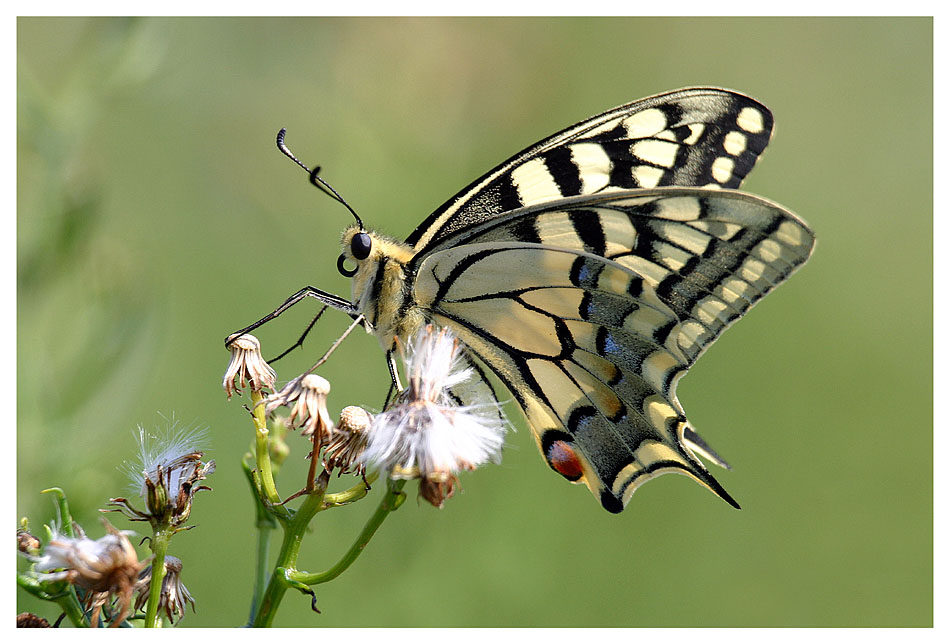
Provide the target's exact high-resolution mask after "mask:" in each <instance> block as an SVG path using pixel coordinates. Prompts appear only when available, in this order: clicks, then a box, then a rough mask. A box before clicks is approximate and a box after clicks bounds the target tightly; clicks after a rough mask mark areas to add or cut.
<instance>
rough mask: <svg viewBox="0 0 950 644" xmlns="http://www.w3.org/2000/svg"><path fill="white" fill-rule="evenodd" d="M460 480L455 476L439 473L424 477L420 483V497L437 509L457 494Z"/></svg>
mask: <svg viewBox="0 0 950 644" xmlns="http://www.w3.org/2000/svg"><path fill="white" fill-rule="evenodd" d="M458 482H459V479H458V477H457V476H455V475H454V474H450V473H448V472H439V473H434V474H430V475H427V476H423V477H422V478H421V479H420V481H419V496H421V497H422V498H423V499H425V500H426V501H428V502H429V503H431V504H432V505H434V506H435V507H437V508H441V507H442V504H443V503H444V502H445V500H446V499H450V498H452V495H454V494H455V486H456V485H458Z"/></svg>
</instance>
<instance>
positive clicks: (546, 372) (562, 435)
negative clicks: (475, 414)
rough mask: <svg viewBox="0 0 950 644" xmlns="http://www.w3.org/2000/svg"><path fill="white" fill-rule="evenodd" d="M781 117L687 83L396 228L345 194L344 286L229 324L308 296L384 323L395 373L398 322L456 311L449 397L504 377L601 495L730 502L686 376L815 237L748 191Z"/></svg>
mask: <svg viewBox="0 0 950 644" xmlns="http://www.w3.org/2000/svg"><path fill="white" fill-rule="evenodd" d="M772 125H773V118H772V114H771V112H770V111H769V110H768V109H767V108H766V107H765V106H764V105H762V104H761V103H759V102H758V101H756V100H754V99H752V98H750V97H748V96H745V95H743V94H740V93H737V92H734V91H731V90H726V89H719V88H712V87H696V88H687V89H681V90H677V91H672V92H667V93H663V94H659V95H656V96H652V97H649V98H644V99H641V100H638V101H634V102H631V103H627V104H625V105H621V106H619V107H616V108H614V109H612V110H609V111H607V112H604V113H602V114H599V115H597V116H594V117H591V118H589V119H587V120H584V121H581V122H580V123H577V124H575V125H572V126H570V127H568V128H566V129H564V130H562V131H560V132H558V133H557V134H554V135H553V136H551V137H549V138H547V139H544V140H543V141H541V142H539V143H536V144H534V145H532V146H530V147H528V148H526V149H525V150H523V151H521V152H519V153H518V154H516V155H514V156H513V157H511V158H510V159H508V160H507V161H505V162H504V163H502V164H501V165H499V166H498V167H496V168H495V169H493V170H491V171H490V172H488V173H487V174H485V175H484V176H482V177H480V178H479V179H477V180H475V181H474V182H472V183H471V184H470V185H468V186H467V187H466V188H464V189H463V190H461V191H460V192H458V194H456V195H455V196H454V197H452V198H451V199H449V200H448V201H447V202H445V204H443V205H442V206H441V207H439V208H438V209H436V210H435V212H433V213H432V214H431V215H429V216H428V217H427V218H426V219H425V220H424V221H423V222H422V223H421V224H419V226H418V227H417V228H416V229H415V230H414V231H413V232H412V234H410V235H409V237H408V238H407V239H406V240H405V241H404V242H401V241H397V240H394V239H390V238H387V237H384V236H382V235H379V234H377V233H375V232H371V231H369V230H367V229H366V228H364V226H363V224H362V221H361V220H360V219H359V217H358V216H357V215H356V213H355V212H353V211H352V209H351V212H352V213H353V215H354V217H355V218H356V223H355V224H353V225H351V226H350V227H348V228H347V229H346V230H345V231H344V234H343V239H342V244H343V254H342V255H341V256H340V258H339V261H338V262H337V267H338V269H339V270H340V272H341V273H342V274H344V275H346V276H348V277H351V278H352V294H351V299H349V300H347V299H345V298H342V297H339V296H336V295H332V294H330V293H326V292H324V291H321V290H319V289H316V288H313V287H310V286H308V287H305V288H304V289H301V290H300V291H299V292H298V293H296V294H295V295H293V296H291V297H290V298H288V300H287V301H286V302H285V303H284V304H283V305H281V307H279V308H278V309H277V310H276V311H274V313H272V314H271V315H269V316H266V317H265V318H262V320H260V321H258V322H257V323H255V324H254V325H251V326H250V327H247V328H246V329H243V330H242V331H239V332H237V333H238V334H239V333H242V332H245V331H247V330H250V329H253V328H255V327H256V326H259V325H260V324H262V323H263V322H265V321H267V320H270V319H273V317H276V315H279V314H280V313H281V312H282V311H284V310H286V309H287V308H289V306H291V305H293V304H295V303H296V302H299V301H301V300H303V299H304V298H307V297H314V298H316V299H318V300H320V301H322V302H323V303H324V304H326V305H329V306H332V307H335V308H337V309H340V310H342V311H344V312H346V313H348V314H349V315H350V316H351V317H353V318H354V319H357V320H359V321H360V322H361V323H362V324H363V325H364V326H365V327H366V329H367V330H368V331H370V332H371V333H373V334H374V335H375V336H376V337H377V338H378V339H379V341H380V343H381V345H382V347H383V348H384V350H386V351H387V352H388V354H389V356H390V373H391V375H393V378H394V382H398V377H397V376H396V372H395V368H394V365H393V362H392V353H393V348H394V342H395V338H396V337H397V336H398V337H403V338H405V337H409V336H411V335H412V334H413V333H414V332H415V331H416V330H417V329H419V328H421V327H422V326H423V325H425V324H434V325H436V326H440V327H448V328H449V329H451V331H452V332H454V334H455V335H456V336H457V337H458V338H459V339H460V340H461V342H462V343H463V344H464V346H465V359H466V360H467V362H468V363H469V366H471V367H473V368H474V369H475V371H476V372H477V374H478V376H479V377H478V378H477V379H476V381H475V382H474V383H472V382H470V383H468V385H466V387H467V388H463V387H462V386H460V387H459V388H458V390H457V391H456V390H453V392H452V395H453V398H455V400H456V402H458V403H459V404H466V403H467V402H468V401H472V400H477V399H480V398H481V399H484V398H485V397H489V398H490V399H493V400H498V397H497V395H496V392H495V390H494V388H493V386H492V384H491V382H490V380H489V379H488V377H487V376H488V373H489V372H491V373H492V374H494V375H495V376H496V377H497V378H498V379H499V380H500V381H501V383H503V384H504V385H505V387H506V388H507V389H508V390H509V391H510V392H511V394H512V396H513V397H514V399H515V400H516V401H517V403H518V405H519V406H520V407H521V409H522V410H523V411H524V414H525V416H526V418H527V421H528V424H529V426H530V427H531V430H532V432H533V434H534V437H535V439H536V441H537V444H538V447H539V448H540V450H541V453H542V455H543V456H544V458H545V460H546V461H547V463H548V465H549V466H550V467H551V468H552V469H553V470H554V471H555V472H557V473H558V474H560V475H561V476H563V477H564V478H566V479H568V480H569V481H572V482H575V483H583V484H585V485H586V486H587V487H588V488H589V489H590V491H591V492H592V493H593V494H594V496H595V498H597V499H598V500H599V501H600V503H601V505H602V506H603V507H604V508H605V509H606V510H608V511H610V512H614V513H616V512H620V511H622V510H623V509H624V507H625V506H626V504H627V502H628V501H629V500H630V497H631V495H632V494H633V492H634V491H635V490H636V489H637V488H638V487H639V486H640V485H642V484H643V483H644V482H645V481H648V480H650V479H652V478H654V477H656V476H659V475H661V474H665V473H669V472H673V473H679V474H685V475H687V476H689V477H691V478H693V479H694V480H696V481H698V482H699V483H700V484H702V485H704V486H706V487H707V488H709V489H710V490H711V491H713V492H714V493H716V494H717V495H719V496H720V497H721V498H722V499H724V500H725V501H727V502H728V503H730V504H731V505H733V506H735V507H736V508H738V507H739V504H738V503H737V502H736V501H735V500H734V499H733V498H732V497H731V496H730V495H729V493H728V492H726V491H725V489H723V487H722V486H721V485H720V484H719V483H718V481H716V479H715V478H713V476H712V474H710V472H709V471H708V470H707V469H706V467H705V466H704V465H703V463H702V462H701V461H700V459H699V458H698V456H697V455H701V456H703V457H704V458H706V459H708V460H709V461H711V462H713V463H715V464H717V465H720V466H723V467H728V465H727V464H726V462H725V461H724V460H723V459H722V458H721V457H720V456H719V455H718V454H717V453H716V452H715V451H714V450H713V449H712V448H711V447H710V446H709V445H708V444H707V443H706V442H705V441H704V440H703V439H702V438H701V437H700V436H699V434H698V433H697V432H696V429H695V428H694V427H693V426H692V425H691V424H690V423H689V421H688V420H687V418H686V414H685V412H684V410H683V407H682V405H681V404H680V402H679V400H678V399H677V396H676V385H677V383H678V382H679V379H680V378H681V377H682V376H683V375H684V374H685V373H686V371H687V370H688V369H689V367H690V366H691V365H692V364H693V363H694V362H695V361H696V359H697V358H698V357H699V356H700V355H701V354H702V353H703V351H705V350H706V349H707V348H708V347H709V345H710V344H711V343H712V342H713V341H714V340H715V339H716V338H717V337H719V335H720V334H721V333H722V332H723V330H724V329H725V328H726V327H728V326H729V325H730V324H732V323H733V322H735V321H736V320H737V319H738V318H740V317H742V315H744V314H745V313H746V311H748V310H749V308H750V307H751V306H752V305H753V304H755V303H756V302H757V301H758V300H760V299H761V298H762V297H764V296H765V295H766V294H767V293H768V292H769V291H771V290H772V289H773V288H775V286H777V285H778V284H780V283H782V282H783V281H784V280H786V279H787V278H788V277H789V275H791V274H792V272H793V271H795V270H796V269H797V268H798V267H800V266H801V265H802V264H803V263H804V262H805V261H806V260H807V259H808V257H809V256H810V254H811V252H812V249H813V247H814V244H815V237H814V234H813V233H812V231H811V230H810V229H809V227H808V226H807V224H805V222H803V221H802V220H801V219H799V218H798V217H797V216H796V215H794V214H792V213H791V212H789V211H788V210H786V209H785V208H783V207H782V206H779V205H777V204H775V203H772V202H770V201H767V200H765V199H763V198H761V197H757V196H754V195H751V194H748V193H744V192H739V191H737V190H736V188H738V186H739V184H740V183H741V182H742V180H743V178H745V176H746V174H748V172H749V171H750V170H751V169H752V167H753V165H755V162H756V160H757V159H758V157H759V155H760V154H761V153H762V151H763V150H764V149H765V147H766V145H767V144H768V142H769V138H770V137H771V133H772ZM282 137H283V131H282V133H281V134H280V135H278V144H279V145H280V146H281V147H282V149H284V150H285V153H286V154H288V155H289V156H291V158H293V159H294V160H295V161H297V159H296V158H295V157H293V155H292V154H290V153H289V150H286V148H285V147H284V146H283V141H282ZM297 163H300V162H299V161H297ZM300 165H303V164H300ZM304 167H305V168H306V166H304ZM318 170H319V169H317V171H318ZM317 171H314V172H313V173H312V174H311V178H312V179H315V178H316V172H317ZM321 183H322V182H321ZM334 194H335V193H334ZM337 197H338V195H337ZM340 201H342V199H340ZM344 203H345V202H344ZM347 207H348V206H347ZM351 266H352V268H351ZM235 335H236V334H232V336H229V338H230V337H234V336H235Z"/></svg>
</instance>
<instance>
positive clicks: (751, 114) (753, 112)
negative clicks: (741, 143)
mask: <svg viewBox="0 0 950 644" xmlns="http://www.w3.org/2000/svg"><path fill="white" fill-rule="evenodd" d="M736 125H738V126H739V127H740V128H742V129H743V130H745V131H746V132H751V133H752V134H758V133H759V132H761V131H762V130H763V129H764V128H765V122H764V121H763V119H762V112H760V111H759V110H757V109H755V108H754V107H743V108H742V111H741V112H739V116H738V117H736Z"/></svg>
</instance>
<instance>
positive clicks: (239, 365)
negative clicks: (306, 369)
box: [223, 333, 277, 398]
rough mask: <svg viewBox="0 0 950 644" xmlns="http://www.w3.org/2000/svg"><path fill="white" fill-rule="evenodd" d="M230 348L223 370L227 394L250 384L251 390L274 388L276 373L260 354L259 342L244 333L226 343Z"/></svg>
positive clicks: (238, 392) (238, 391) (229, 395)
mask: <svg viewBox="0 0 950 644" xmlns="http://www.w3.org/2000/svg"><path fill="white" fill-rule="evenodd" d="M227 346H228V348H229V349H230V350H231V361H230V362H229V363H228V368H227V370H226V371H225V372H224V383H223V385H224V390H225V391H226V392H227V394H228V398H230V397H231V394H233V393H235V392H237V394H238V395H240V394H241V390H242V389H244V387H246V386H247V385H248V384H250V386H251V389H252V390H253V391H260V390H262V389H264V388H265V387H267V388H269V389H273V388H274V383H275V382H276V381H277V373H276V372H275V371H274V370H273V369H271V367H270V365H269V364H267V363H266V362H265V361H264V358H263V356H261V342H260V340H258V339H257V338H255V337H254V336H253V335H250V334H248V333H245V334H244V335H241V336H238V337H237V338H235V339H234V340H232V341H231V342H230V343H229V344H228V345H227Z"/></svg>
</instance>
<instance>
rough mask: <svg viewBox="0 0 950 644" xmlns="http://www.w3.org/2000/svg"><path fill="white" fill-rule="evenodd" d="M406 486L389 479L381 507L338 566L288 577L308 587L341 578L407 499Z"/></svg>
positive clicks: (289, 572) (401, 482)
mask: <svg viewBox="0 0 950 644" xmlns="http://www.w3.org/2000/svg"><path fill="white" fill-rule="evenodd" d="M405 484H406V481H405V480H402V479H400V480H394V479H387V486H386V494H385V495H384V496H383V498H382V500H381V501H380V502H379V506H378V507H377V508H376V511H375V512H374V513H373V515H372V516H371V517H370V518H369V520H368V521H367V522H366V525H365V526H363V530H362V532H360V534H359V536H358V537H357V538H356V541H354V542H353V545H351V546H350V549H349V550H347V552H346V554H344V555H343V558H342V559H340V561H338V562H337V563H336V565H334V566H333V567H332V568H330V569H328V570H326V571H324V572H321V573H307V572H299V571H295V570H290V571H288V573H287V576H288V577H289V578H290V579H291V580H293V581H296V582H298V583H302V584H306V585H308V586H316V585H317V584H323V583H326V582H328V581H330V580H332V579H335V578H336V577H338V576H340V574H341V573H342V572H343V571H344V570H346V569H347V568H349V567H350V566H351V565H352V564H353V562H354V561H356V558H357V557H359V556H360V554H361V553H362V552H363V550H364V549H365V548H366V545H367V544H368V543H369V540H370V539H372V538H373V535H374V534H376V530H378V529H379V526H380V525H382V523H383V521H385V520H386V517H388V516H389V514H390V513H391V512H393V511H394V510H396V508H398V507H399V506H400V505H402V502H403V501H404V500H405V498H406V495H405V494H403V492H402V488H403V486H405Z"/></svg>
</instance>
